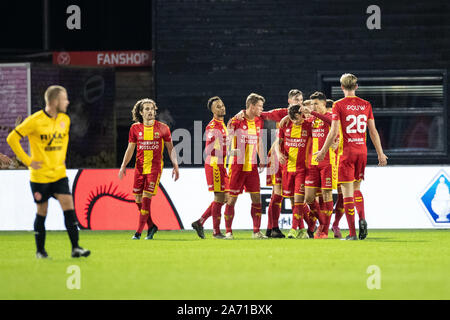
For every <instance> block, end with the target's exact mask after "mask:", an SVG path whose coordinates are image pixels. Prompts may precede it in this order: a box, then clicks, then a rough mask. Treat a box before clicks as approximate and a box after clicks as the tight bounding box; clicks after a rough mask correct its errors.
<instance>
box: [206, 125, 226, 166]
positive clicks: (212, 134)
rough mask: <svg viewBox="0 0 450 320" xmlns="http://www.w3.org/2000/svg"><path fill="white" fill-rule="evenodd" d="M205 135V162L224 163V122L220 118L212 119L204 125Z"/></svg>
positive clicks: (211, 163)
mask: <svg viewBox="0 0 450 320" xmlns="http://www.w3.org/2000/svg"><path fill="white" fill-rule="evenodd" d="M205 136H206V143H205V154H206V161H205V162H206V164H208V165H214V164H220V165H224V164H225V163H226V155H227V136H228V130H227V127H226V126H225V123H224V122H223V121H221V120H217V119H212V120H211V121H210V122H209V123H208V125H207V126H206V129H205Z"/></svg>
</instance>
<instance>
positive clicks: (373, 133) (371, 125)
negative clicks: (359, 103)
mask: <svg viewBox="0 0 450 320" xmlns="http://www.w3.org/2000/svg"><path fill="white" fill-rule="evenodd" d="M367 127H368V129H369V135H370V139H371V140H372V143H373V145H374V147H375V150H376V151H377V155H378V165H379V166H385V165H387V159H388V157H387V156H386V155H385V154H384V152H383V147H382V146H381V140H380V135H379V134H378V130H377V128H376V126H375V120H374V119H369V120H367Z"/></svg>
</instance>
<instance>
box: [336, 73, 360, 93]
mask: <svg viewBox="0 0 450 320" xmlns="http://www.w3.org/2000/svg"><path fill="white" fill-rule="evenodd" d="M340 81H341V85H342V87H343V88H344V89H345V90H350V91H353V90H355V89H356V86H357V82H358V78H357V77H356V76H355V75H353V74H351V73H344V74H343V75H342V76H341V80H340Z"/></svg>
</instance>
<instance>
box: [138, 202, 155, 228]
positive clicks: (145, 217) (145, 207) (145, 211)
mask: <svg viewBox="0 0 450 320" xmlns="http://www.w3.org/2000/svg"><path fill="white" fill-rule="evenodd" d="M151 202H152V199H151V198H147V197H143V198H142V203H141V214H140V217H139V226H138V229H137V232H138V233H142V230H144V227H145V224H147V225H148V226H149V227H151V226H153V221H152V219H151V216H150V207H151V206H150V204H151ZM149 220H150V222H148V221H149ZM149 223H150V224H151V226H150V224H149Z"/></svg>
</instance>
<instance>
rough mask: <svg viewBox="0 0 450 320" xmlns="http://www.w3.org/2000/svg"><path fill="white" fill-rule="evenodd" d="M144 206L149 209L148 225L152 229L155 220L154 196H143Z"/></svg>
mask: <svg viewBox="0 0 450 320" xmlns="http://www.w3.org/2000/svg"><path fill="white" fill-rule="evenodd" d="M142 206H143V207H144V208H146V209H145V210H146V211H148V215H147V227H148V228H149V229H150V228H151V227H153V220H152V198H147V197H145V198H143V199H142Z"/></svg>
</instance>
